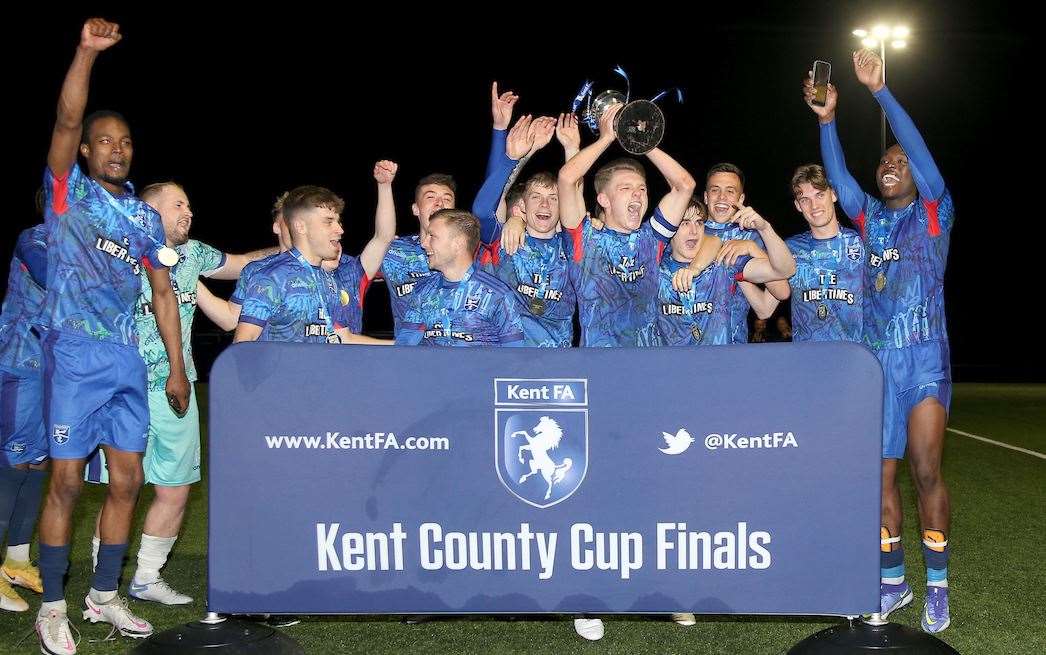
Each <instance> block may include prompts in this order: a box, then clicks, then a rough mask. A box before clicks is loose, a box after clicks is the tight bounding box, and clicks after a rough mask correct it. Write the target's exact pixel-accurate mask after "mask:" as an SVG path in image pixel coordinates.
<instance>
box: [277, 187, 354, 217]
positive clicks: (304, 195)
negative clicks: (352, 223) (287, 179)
mask: <svg viewBox="0 0 1046 655" xmlns="http://www.w3.org/2000/svg"><path fill="white" fill-rule="evenodd" d="M316 207H321V208H323V209H329V210H331V211H333V212H335V213H337V214H340V213H341V210H343V209H345V201H344V200H342V199H341V198H340V197H339V196H338V195H337V194H336V193H334V192H333V191H331V190H330V189H327V188H325V187H321V186H312V185H305V186H299V187H295V188H293V189H291V190H290V191H288V192H287V196H286V197H285V198H284V199H283V206H282V208H283V220H285V221H286V222H287V225H290V224H291V221H293V220H294V219H295V218H297V217H298V215H299V214H301V213H302V212H305V211H308V210H310V209H315V208H316Z"/></svg>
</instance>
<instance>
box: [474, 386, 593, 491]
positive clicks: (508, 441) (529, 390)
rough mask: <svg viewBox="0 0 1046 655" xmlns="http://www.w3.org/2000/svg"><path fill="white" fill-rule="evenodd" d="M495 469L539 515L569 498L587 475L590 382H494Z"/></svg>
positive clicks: (502, 482) (506, 486) (503, 480)
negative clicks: (540, 512) (536, 509)
mask: <svg viewBox="0 0 1046 655" xmlns="http://www.w3.org/2000/svg"><path fill="white" fill-rule="evenodd" d="M494 406H495V409H494V468H495V470H496V471H497V474H498V478H499V479H500V480H501V484H503V485H504V486H505V488H506V489H507V490H508V491H509V493H511V494H512V495H513V496H515V497H516V498H518V499H520V500H522V501H523V502H525V503H527V504H528V505H533V506H534V507H538V508H541V509H544V508H547V507H552V506H553V505H555V504H557V503H560V502H563V501H564V500H566V499H567V498H569V497H570V496H571V495H572V494H573V493H574V492H575V491H577V490H578V488H579V487H580V486H581V483H582V482H583V481H584V479H585V473H586V472H587V471H588V380H576V379H514V378H513V379H509V378H497V379H495V380H494Z"/></svg>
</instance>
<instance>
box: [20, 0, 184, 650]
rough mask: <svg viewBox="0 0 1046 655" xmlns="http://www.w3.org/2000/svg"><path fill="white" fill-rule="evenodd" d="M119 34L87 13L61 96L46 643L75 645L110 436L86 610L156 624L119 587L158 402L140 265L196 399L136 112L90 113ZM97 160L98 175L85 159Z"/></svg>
mask: <svg viewBox="0 0 1046 655" xmlns="http://www.w3.org/2000/svg"><path fill="white" fill-rule="evenodd" d="M120 38H121V34H120V30H119V27H118V26H117V25H116V24H114V23H109V22H107V21H105V20H102V19H98V18H92V19H90V20H88V21H87V22H86V23H85V25H84V27H83V30H82V32H81V35H80V44H79V47H78V48H77V50H76V55H75V57H74V58H73V62H72V65H71V66H70V68H69V72H68V73H67V75H66V78H65V82H64V83H63V86H62V91H61V95H60V97H59V100H58V112H57V120H56V122H55V127H54V131H53V133H52V137H51V147H50V150H49V152H48V156H47V171H46V173H45V175H44V189H45V194H46V207H45V225H46V226H47V259H48V268H47V295H46V298H45V301H44V305H43V309H42V311H41V313H40V317H39V322H40V324H41V329H43V330H44V332H45V336H44V338H43V364H44V379H43V381H44V425H45V429H46V435H47V437H48V438H49V447H50V456H51V460H52V465H51V466H52V468H51V485H50V488H49V490H48V493H47V498H46V500H45V502H44V509H43V515H42V517H41V519H40V573H41V577H42V579H43V593H44V596H43V601H44V602H43V603H42V604H41V606H40V611H39V613H38V615H37V619H36V632H37V634H38V636H39V638H40V646H41V650H42V651H43V652H45V653H61V654H69V653H74V652H76V644H75V643H74V641H73V639H72V635H71V633H70V628H69V620H68V618H67V616H66V603H65V599H64V576H65V573H66V569H67V568H68V565H69V540H70V533H71V527H72V526H71V524H72V515H73V510H74V508H75V506H76V502H77V499H78V498H79V495H80V491H81V488H82V485H83V474H84V460H85V458H86V457H87V456H88V455H89V454H91V453H92V452H93V451H94V450H95V449H96V448H97V447H98V446H99V445H101V447H102V448H103V449H104V450H105V453H106V457H107V459H108V463H109V474H110V484H109V487H108V493H107V495H106V501H105V506H104V507H103V509H102V518H101V525H100V533H101V537H102V545H101V549H100V551H99V555H98V566H97V568H96V570H95V573H94V578H93V581H92V584H91V590H90V593H89V594H88V596H87V598H86V599H85V603H86V605H87V609H86V610H85V611H84V614H83V617H84V619H85V620H89V621H91V622H92V623H95V622H99V621H102V622H106V623H111V624H112V625H113V627H114V629H115V630H118V631H119V632H121V633H122V634H124V635H128V636H131V637H146V636H148V635H150V634H151V633H152V626H151V625H150V624H149V622H148V621H144V620H142V619H140V618H138V617H137V616H135V615H133V614H132V613H131V612H130V610H129V609H128V607H127V602H126V600H125V599H122V598H120V597H118V596H117V592H116V589H117V584H118V577H119V573H120V569H121V566H122V562H123V557H124V554H125V553H126V551H127V536H128V531H129V528H130V523H131V518H132V515H133V512H134V506H135V503H136V501H137V498H138V491H139V488H140V487H141V483H142V464H141V461H142V452H143V451H144V450H145V448H146V435H147V430H148V426H149V409H148V402H147V399H146V393H145V390H146V369H145V364H144V362H143V361H142V358H141V355H139V353H138V347H137V346H138V335H137V331H136V329H135V322H134V311H135V306H136V304H137V301H138V297H139V294H140V292H141V277H140V275H139V273H140V271H141V270H142V269H143V268H144V269H145V270H146V271H147V275H148V278H149V282H150V284H151V285H152V288H153V310H154V313H155V315H156V322H157V326H158V328H159V331H160V335H161V337H162V339H163V342H164V347H165V350H166V351H167V356H168V360H169V361H170V374H169V376H168V380H167V383H166V385H165V390H164V391H165V396H166V398H167V401H168V403H169V405H170V406H171V408H172V409H174V410H175V412H177V413H183V412H185V410H186V408H187V407H188V402H189V381H188V379H187V378H186V373H185V366H184V363H183V359H182V347H181V335H180V331H179V324H178V323H179V322H178V303H177V299H176V298H175V295H174V292H173V290H172V288H171V282H170V277H169V276H168V272H167V267H169V266H172V265H174V264H175V263H177V256H176V254H175V253H174V252H173V251H172V250H171V249H170V248H167V247H166V246H164V232H163V225H162V224H161V221H160V217H159V215H158V214H157V213H156V211H155V210H154V209H152V208H151V207H150V206H149V205H147V204H146V203H144V202H142V201H141V200H139V199H138V198H137V197H135V195H134V193H133V190H132V188H131V186H130V185H129V184H128V183H127V174H128V170H129V168H130V165H131V157H132V154H133V146H132V142H131V136H130V131H129V129H128V126H127V122H126V121H125V120H124V119H123V118H122V117H121V116H119V115H118V114H115V113H113V112H102V113H95V114H93V115H91V116H90V117H88V118H87V119H86V120H84V118H83V114H84V107H85V105H86V103H87V93H88V86H89V78H90V72H91V68H92V67H93V65H94V61H95V59H96V58H97V56H98V53H99V52H101V51H103V50H105V49H107V48H109V47H111V46H112V45H113V44H115V43H117V42H118V41H119V40H120ZM78 152H79V153H80V154H82V155H83V157H84V160H85V162H86V168H87V171H86V174H85V172H84V171H83V170H82V169H81V168H80V166H79V165H78V164H77V163H76V157H77V153H78Z"/></svg>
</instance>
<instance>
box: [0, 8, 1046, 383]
mask: <svg viewBox="0 0 1046 655" xmlns="http://www.w3.org/2000/svg"><path fill="white" fill-rule="evenodd" d="M254 6H255V7H259V6H260V5H254ZM306 6H307V5H305V4H302V5H301V7H303V8H304V7H306ZM84 7H86V8H84ZM157 7H160V6H159V5H158V6H157ZM166 7H167V8H168V9H166V10H163V11H161V10H160V9H152V10H150V11H148V12H146V11H145V10H144V9H142V10H139V11H137V12H127V11H122V12H121V11H118V12H112V11H110V10H109V9H108V8H103V9H101V10H94V11H92V9H91V8H90V7H89V6H88V5H81V8H83V11H82V13H75V12H72V11H62V12H61V13H60V15H46V16H45V15H41V16H39V17H38V18H37V19H36V20H33V19H32V17H29V18H27V19H25V20H20V21H19V22H18V29H17V30H16V31H15V32H14V35H13V38H12V37H11V36H9V39H8V40H7V45H5V50H6V51H7V53H8V56H7V59H8V62H7V67H6V68H7V89H8V92H7V93H6V94H5V98H6V100H7V102H6V103H5V104H6V105H7V106H8V108H9V110H10V109H13V110H14V111H13V115H12V113H10V112H9V116H13V117H9V119H8V120H9V128H8V129H9V134H8V135H9V137H13V141H14V143H15V144H16V147H14V148H9V149H7V150H6V154H7V156H8V158H9V159H10V160H11V161H10V162H9V164H8V166H7V167H6V168H7V170H8V171H9V175H11V181H12V184H10V185H8V187H7V192H8V194H9V200H8V202H7V209H8V211H7V214H8V216H7V226H6V227H5V228H4V230H3V235H2V237H0V256H3V257H4V261H7V260H8V258H9V255H10V252H11V246H12V244H13V241H14V238H15V236H16V235H17V233H18V232H19V231H20V230H21V229H23V228H24V227H28V226H29V225H31V224H32V223H34V222H35V220H34V212H33V193H34V191H35V190H36V188H37V187H38V186H39V184H40V180H41V175H42V172H43V169H44V165H45V160H46V151H47V146H48V139H49V137H50V132H51V127H52V125H53V121H54V107H55V102H56V100H57V96H58V90H59V88H60V85H61V81H62V79H63V77H64V75H65V71H66V69H67V68H68V65H69V62H70V60H71V57H72V55H73V51H74V48H75V46H76V44H77V41H78V38H79V32H80V28H81V26H82V24H83V21H84V19H85V18H87V17H89V16H91V15H101V16H103V17H105V18H108V19H110V20H115V21H117V22H119V23H120V24H121V30H122V32H123V34H124V39H123V41H122V42H121V43H119V44H117V45H116V46H115V47H113V48H112V49H110V50H109V51H107V52H105V53H103V54H102V55H101V56H100V57H99V59H98V62H97V64H96V65H95V69H94V77H93V83H92V88H91V97H90V102H89V104H88V111H91V110H93V109H99V108H109V109H116V110H118V111H120V112H122V113H123V114H125V115H126V116H127V118H128V119H129V121H130V124H131V130H132V134H133V136H134V139H135V154H134V163H133V166H132V170H131V179H132V181H134V182H135V183H136V184H137V185H138V186H139V187H141V186H144V185H145V184H148V183H150V182H154V181H159V180H163V179H175V180H177V181H179V182H181V183H182V184H183V185H184V186H185V188H186V190H187V192H188V194H189V198H190V200H191V202H192V204H193V208H194V211H195V215H196V216H195V219H194V222H193V227H192V236H193V237H194V238H197V239H200V240H203V241H205V242H208V243H211V244H212V245H214V246H216V247H218V248H221V249H224V250H227V251H230V252H242V251H246V250H250V249H253V248H258V247H262V246H268V245H272V241H273V240H272V237H271V236H270V234H269V225H270V214H269V208H270V206H271V203H272V200H273V198H274V197H275V196H276V195H277V194H278V193H279V192H281V191H283V190H286V189H288V188H290V187H293V186H295V185H298V184H320V185H324V186H329V187H330V188H332V189H334V190H335V191H337V192H338V193H340V194H341V195H342V196H343V197H345V199H346V201H347V206H346V211H345V214H344V218H345V224H346V235H345V244H346V251H347V252H350V253H355V252H358V251H359V249H360V248H362V245H363V244H364V243H365V242H366V240H367V239H368V238H369V236H370V233H371V230H372V228H373V211H374V203H375V197H376V194H375V186H374V182H373V179H372V177H371V169H372V167H373V163H374V162H375V161H376V160H378V159H392V160H394V161H396V162H398V163H399V164H400V169H399V174H398V176H397V178H396V181H395V183H394V188H395V192H396V199H397V214H398V216H399V232H400V233H401V234H408V233H412V232H415V231H416V220H415V219H414V218H413V216H411V214H410V202H411V194H412V191H413V187H414V183H415V182H416V181H417V179H418V178H419V177H420V176H422V175H425V174H427V173H430V172H434V171H440V172H448V173H452V174H453V175H454V176H455V177H456V178H457V180H458V185H459V192H458V203H459V206H464V207H468V206H470V205H471V202H472V198H473V196H474V194H475V191H476V190H477V189H478V188H479V185H480V184H481V183H482V179H481V176H482V174H483V169H484V166H485V162H486V157H487V151H488V145H489V138H490V107H489V89H490V82H491V81H492V80H495V79H496V80H498V81H499V82H500V83H501V87H502V89H512V90H514V91H516V92H517V93H518V94H519V95H520V96H521V100H520V102H519V103H518V104H517V110H516V115H517V116H518V115H519V114H520V113H521V112H525V113H532V114H534V115H548V114H553V115H554V114H557V113H559V112H561V111H566V110H568V109H569V103H570V100H571V99H572V98H573V96H574V94H575V93H576V92H577V89H578V87H579V85H580V83H581V82H582V81H583V80H584V79H586V78H590V79H594V80H595V81H596V88H597V90H599V89H605V88H608V87H612V88H620V87H621V84H620V81H619V78H617V77H616V76H615V75H613V73H612V70H613V68H614V67H615V66H616V65H618V64H620V65H622V66H623V67H624V68H625V70H627V71H628V73H629V75H630V76H631V78H632V92H633V96H634V97H647V98H649V97H651V96H653V95H654V94H655V93H657V92H658V91H660V90H661V89H664V88H667V87H672V86H682V87H683V88H684V89H685V94H686V99H685V102H684V104H682V105H677V104H675V103H674V102H662V107H663V108H664V110H665V114H666V119H667V123H668V128H667V132H666V136H665V140H664V142H663V143H662V148H663V149H664V150H666V151H667V152H669V153H670V154H672V155H673V156H675V157H676V158H677V159H679V160H680V161H681V162H683V164H684V165H685V166H686V167H687V168H688V169H689V170H690V171H691V172H692V173H693V174H694V176H695V177H697V178H698V180H699V181H701V180H703V179H704V174H705V171H706V170H707V169H708V167H709V166H711V165H712V164H714V163H717V162H720V161H730V162H734V163H736V164H738V165H739V166H741V167H742V168H743V169H744V170H745V173H746V175H747V178H748V184H747V188H746V193H747V199H748V204H750V205H752V206H753V207H755V208H756V209H757V210H758V211H759V212H760V213H761V214H763V215H764V216H765V217H767V218H768V219H769V220H770V221H771V222H772V223H773V224H774V225H775V227H776V229H777V231H778V232H779V233H780V234H781V235H782V236H789V235H791V234H794V233H796V232H799V231H802V230H803V229H804V228H805V222H804V221H803V219H802V216H801V215H800V214H798V213H797V212H796V211H795V209H794V208H793V206H792V202H791V196H790V189H789V187H788V182H789V178H790V177H791V173H792V171H793V170H794V168H795V167H796V166H797V165H799V164H802V163H808V162H816V161H819V159H820V157H819V149H818V138H817V124H816V118H815V117H814V115H813V114H812V113H811V112H810V111H809V109H808V108H807V107H806V105H805V104H803V102H802V98H801V94H800V83H801V81H802V77H803V76H804V75H805V72H806V71H807V70H808V69H809V68H810V65H811V62H812V61H813V60H815V59H825V60H828V61H830V62H832V64H833V71H832V82H833V83H834V84H835V85H836V86H837V87H838V89H839V94H840V100H839V105H840V106H839V111H838V117H837V118H838V123H839V130H840V136H841V139H842V143H843V146H844V149H845V152H846V155H847V161H848V164H849V166H850V170H851V171H852V172H853V173H854V175H855V177H857V179H858V181H859V182H861V184H862V185H863V186H865V188H866V189H869V190H874V189H875V186H874V182H873V173H874V167H875V164H876V161H877V157H878V155H879V118H878V117H879V110H878V105H877V104H876V103H875V101H874V99H872V98H871V96H870V94H869V93H868V92H867V91H866V90H865V89H864V87H862V86H861V85H860V84H859V83H858V82H857V80H856V78H855V77H854V75H853V69H852V65H851V63H850V58H849V53H850V51H851V50H852V49H853V48H855V47H857V39H856V38H854V37H853V36H851V34H850V33H851V30H853V29H854V28H856V27H859V26H868V25H871V24H872V23H873V21H875V17H883V18H884V19H885V20H889V21H891V22H895V23H903V24H905V25H908V26H909V27H910V28H911V30H912V37H911V39H910V44H909V46H908V48H907V49H906V50H904V51H901V52H894V51H890V52H888V55H887V83H888V85H889V86H890V88H891V89H892V90H893V92H894V94H895V95H896V96H897V98H898V99H899V100H900V101H901V103H902V104H903V105H904V107H905V108H906V109H907V110H908V112H909V113H910V114H911V115H912V117H913V118H914V119H915V122H916V124H917V125H918V127H919V128H920V130H921V131H922V134H923V136H924V137H925V139H926V141H927V143H928V144H929V147H930V150H931V152H932V153H933V155H934V157H935V159H936V161H937V163H938V166H939V167H940V168H941V170H942V172H943V175H944V178H945V181H946V183H947V184H948V186H949V188H950V189H951V191H952V195H953V197H954V200H955V205H956V217H957V218H956V227H955V229H954V231H953V233H952V241H951V255H950V259H949V266H948V275H947V277H946V287H945V289H946V302H947V306H948V316H949V331H950V334H951V337H952V358H953V363H954V365H955V369H956V378H957V379H958V380H960V381H962V380H1038V381H1046V373H1044V372H1043V368H1042V367H1041V366H1038V365H1037V363H1036V362H1035V361H1034V360H1036V359H1037V358H1038V356H1039V353H1041V352H1042V350H1043V348H1042V345H1041V339H1042V338H1043V337H1044V335H1046V330H1044V329H1043V325H1044V323H1043V320H1042V319H1041V318H1032V310H1031V309H1029V307H1036V306H1037V305H1038V303H1037V302H1035V300H1034V299H1035V298H1037V297H1039V296H1041V294H1042V292H1041V290H1040V289H1039V288H1038V286H1039V285H1038V284H1037V282H1038V279H1039V278H1040V277H1041V273H1040V272H1039V271H1040V269H1041V266H1040V265H1039V261H1040V260H1041V258H1042V257H1041V255H1040V254H1039V252H1038V251H1039V249H1040V243H1041V241H1040V239H1039V237H1040V236H1041V234H1042V232H1043V231H1042V229H1041V227H1039V225H1038V223H1039V221H1041V220H1042V219H1041V217H1040V216H1039V211H1038V210H1036V209H1035V206H1036V204H1037V203H1035V201H1034V199H1033V198H1034V196H1033V194H1034V193H1035V191H1036V190H1037V189H1038V188H1039V185H1041V184H1042V183H1041V182H1040V181H1039V180H1038V179H1035V180H1034V181H1033V179H1032V175H1033V170H1035V172H1036V173H1037V172H1038V171H1037V170H1036V169H1037V168H1038V165H1037V164H1036V165H1035V167H1034V168H1033V167H1031V166H1029V167H1025V166H1024V165H1023V164H1024V161H1025V160H1026V159H1030V158H1029V157H1027V156H1026V154H1025V153H1026V152H1027V151H1029V150H1033V149H1036V148H1037V146H1035V145H1034V142H1038V141H1039V140H1041V139H1038V138H1034V136H1035V135H1037V134H1040V133H1041V129H1040V128H1039V124H1040V123H1039V121H1040V117H1039V114H1040V106H1041V105H1040V103H1041V101H1033V100H1032V98H1031V96H1032V94H1033V93H1035V92H1037V91H1038V90H1039V87H1040V86H1041V84H1042V83H1041V72H1039V71H1037V70H1033V63H1034V62H1033V61H1032V38H1031V36H1030V34H1029V33H1028V32H1027V31H1026V30H1025V28H1024V26H1025V25H1030V24H1031V19H1030V16H1026V15H1020V14H1019V13H1018V10H1017V9H1016V5H1014V7H1008V6H1007V5H1005V4H998V3H990V4H989V3H984V4H982V5H970V6H966V5H963V4H960V3H950V2H935V3H905V4H901V3H870V2H860V3H858V2H832V3H823V4H822V3H774V4H768V5H759V4H754V3H720V4H717V5H708V6H705V5H698V4H696V3H695V4H693V5H691V6H688V7H687V8H686V15H685V16H684V15H682V14H680V15H673V14H672V13H670V12H668V10H667V9H668V7H667V5H662V4H660V3H635V4H634V5H633V9H631V10H629V9H627V8H622V7H618V6H615V7H613V8H611V7H609V6H607V7H606V8H600V7H599V6H598V5H596V4H594V3H591V4H589V5H585V7H587V9H580V8H579V9H570V10H566V9H564V8H561V7H556V6H554V5H548V6H545V5H540V6H539V5H537V4H530V5H518V6H508V5H506V7H505V9H504V10H501V11H499V12H498V13H496V14H495V13H490V12H489V11H488V10H486V9H483V10H480V9H473V10H471V11H463V10H460V11H459V10H457V9H453V10H452V9H450V8H449V6H448V7H443V8H437V7H435V6H433V8H432V9H431V10H429V11H428V12H427V13H424V14H422V13H414V10H412V9H408V8H407V6H406V5H392V4H384V5H382V7H383V8H385V11H384V13H381V12H379V13H376V14H375V13H372V12H369V11H368V12H363V11H362V10H361V11H359V12H357V13H353V14H343V13H325V12H321V11H318V10H314V11H310V12H309V13H305V12H304V11H299V12H296V13H282V14H266V13H261V12H254V13H244V14H241V15H233V14H225V15H222V16H215V15H212V14H210V13H207V12H204V11H203V10H200V9H192V8H185V7H183V6H176V5H166ZM679 11H682V10H681V9H680V10H679ZM107 12H108V13H107ZM51 13H52V14H58V13H59V12H58V11H57V10H54V9H52V10H51ZM168 14H171V15H168ZM1033 113H1034V116H1033ZM12 132H13V134H12ZM582 138H583V140H584V143H588V142H589V141H590V140H591V139H592V135H591V134H590V133H588V132H587V131H586V128H584V127H583V128H582ZM622 154H624V153H623V151H621V150H620V149H618V148H616V147H615V148H612V149H611V151H610V152H609V154H608V155H607V157H616V156H621V155H622ZM561 163H562V150H561V149H560V148H559V146H558V143H557V142H556V141H555V140H553V142H552V143H551V144H550V145H549V146H548V147H547V148H546V149H545V150H544V151H543V152H542V153H540V154H539V155H538V156H537V157H535V159H534V160H533V161H532V163H531V165H530V167H529V168H528V169H527V170H529V171H531V172H533V171H537V170H540V169H541V168H548V169H552V170H554V169H555V167H557V166H559V165H560V164H561ZM647 168H648V172H649V173H650V174H651V205H653V204H655V203H656V201H657V199H658V198H659V197H660V195H661V194H662V193H663V192H664V190H665V187H664V184H663V183H662V182H661V180H660V179H657V177H656V171H655V170H654V169H653V167H652V166H650V165H649V164H648V166H647ZM839 214H840V216H842V211H841V210H839ZM844 224H846V222H845V220H844ZM1004 226H1006V227H1004ZM1007 228H1009V229H1007ZM213 286H214V288H215V289H216V290H218V291H219V292H221V293H225V294H228V293H229V292H230V291H231V286H229V285H223V284H214V285H213ZM386 306H387V295H386V291H385V289H384V288H383V285H382V286H381V287H378V288H375V289H374V290H372V291H371V293H370V294H369V295H368V297H367V305H366V312H365V322H364V327H365V330H369V331H375V330H378V331H380V330H383V329H387V328H388V326H389V325H390V321H389V317H388V310H387V308H386ZM197 321H198V323H197V325H198V330H200V331H201V334H203V333H206V332H207V331H208V330H213V327H212V326H210V325H209V323H208V322H207V321H206V319H204V318H202V317H201V318H198V319H197ZM211 341H212V342H213V341H214V340H213V339H212V340H211ZM205 350H206V348H205V347H198V351H200V353H201V354H203V352H204V351H205Z"/></svg>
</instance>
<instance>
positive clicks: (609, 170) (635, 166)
mask: <svg viewBox="0 0 1046 655" xmlns="http://www.w3.org/2000/svg"><path fill="white" fill-rule="evenodd" d="M618 171H632V172H633V173H636V174H638V175H639V176H640V177H642V178H643V179H644V180H646V169H644V168H643V164H641V163H639V160H638V159H633V158H631V157H622V158H620V159H615V160H614V161H612V162H609V163H608V164H606V165H605V166H603V167H602V168H600V169H599V170H598V171H596V193H603V189H605V188H606V186H607V184H609V183H610V178H611V177H613V176H614V173H617V172H618Z"/></svg>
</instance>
